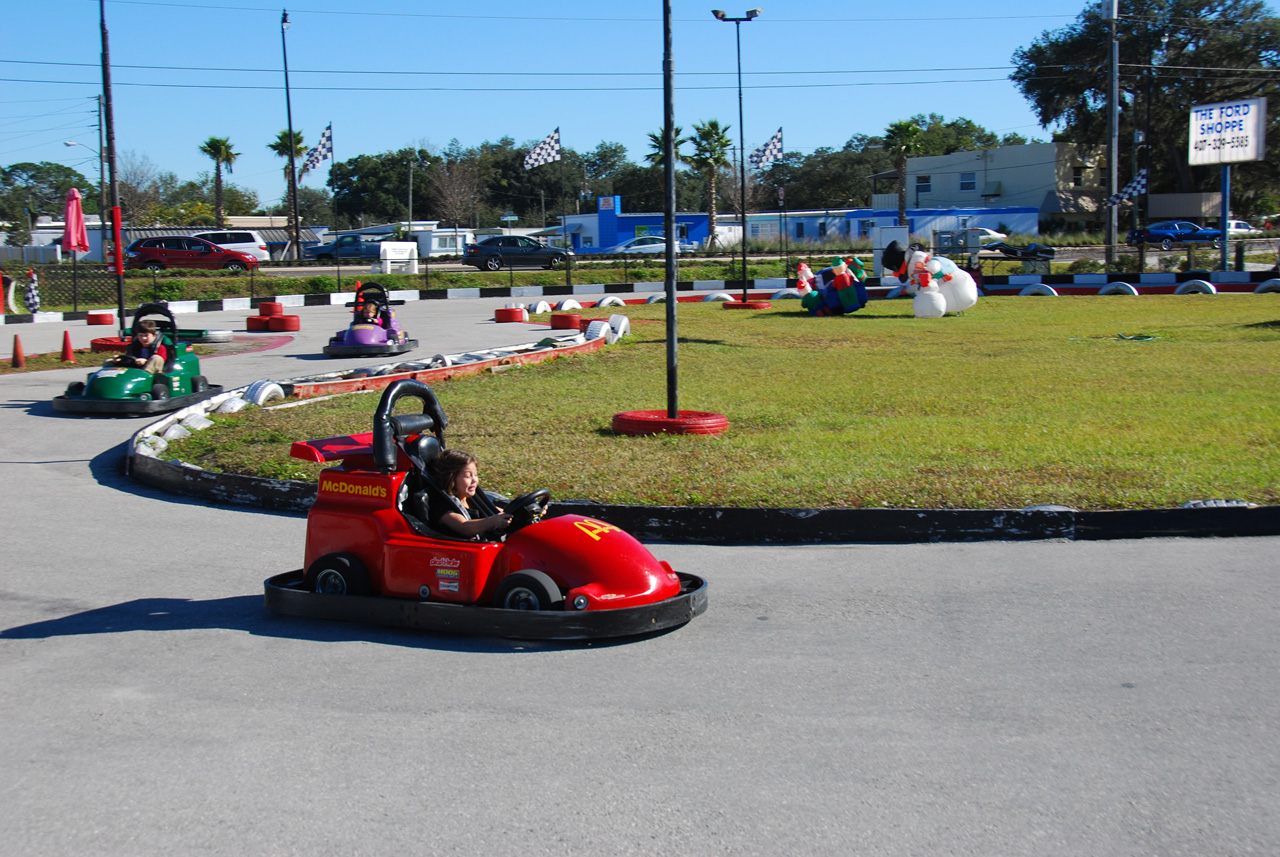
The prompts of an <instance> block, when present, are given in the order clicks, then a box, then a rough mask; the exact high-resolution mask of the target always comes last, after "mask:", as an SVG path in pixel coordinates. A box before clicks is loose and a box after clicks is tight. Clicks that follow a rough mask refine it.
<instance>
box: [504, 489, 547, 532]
mask: <svg viewBox="0 0 1280 857" xmlns="http://www.w3.org/2000/svg"><path fill="white" fill-rule="evenodd" d="M550 503H551V492H550V491H548V490H547V489H546V488H539V489H538V490H537V491H530V492H529V493H528V494H521V495H520V496H519V497H516V498H515V499H514V500H512V501H511V502H510V503H508V504H507V511H508V512H510V513H511V525H510V526H509V527H507V532H508V533H514V532H515V531H516V530H518V529H520V528H521V527H527V526H529V525H530V524H536V523H537V522H538V521H541V520H542V516H543V515H545V514H547V506H548V504H550Z"/></svg>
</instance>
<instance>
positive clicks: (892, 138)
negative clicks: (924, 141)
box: [884, 119, 920, 226]
mask: <svg viewBox="0 0 1280 857" xmlns="http://www.w3.org/2000/svg"><path fill="white" fill-rule="evenodd" d="M884 147H885V149H886V150H887V151H888V152H889V154H890V155H892V156H893V168H894V169H895V170H897V171H898V225H899V226H906V225H907V158H909V157H910V156H912V155H914V154H915V153H916V152H918V151H919V150H920V126H919V125H917V124H916V123H914V122H912V121H911V120H910V119H903V120H902V121H900V122H894V123H893V124H892V125H890V126H889V127H888V128H886V129H885V132H884Z"/></svg>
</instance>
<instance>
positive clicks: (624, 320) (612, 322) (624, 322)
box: [609, 313, 631, 337]
mask: <svg viewBox="0 0 1280 857" xmlns="http://www.w3.org/2000/svg"><path fill="white" fill-rule="evenodd" d="M609 326H610V327H612V328H613V332H614V333H616V334H618V336H619V337H622V336H626V335H627V334H628V333H630V332H631V319H630V318H628V317H627V316H625V315H622V314H620V313H614V314H613V315H611V316H609Z"/></svg>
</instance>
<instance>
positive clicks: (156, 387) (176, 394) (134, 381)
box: [53, 303, 222, 416]
mask: <svg viewBox="0 0 1280 857" xmlns="http://www.w3.org/2000/svg"><path fill="white" fill-rule="evenodd" d="M144 318H150V319H152V320H153V321H155V323H156V327H157V328H158V332H159V336H158V338H157V341H158V342H160V343H162V344H163V345H164V346H165V350H166V352H167V354H166V359H165V364H164V368H163V369H162V370H161V371H160V372H157V373H156V374H154V375H153V374H151V373H150V372H147V371H146V370H144V369H138V368H134V367H131V366H123V365H119V364H117V363H116V362H115V361H114V360H108V361H107V362H106V364H104V365H103V367H102V368H101V369H99V370H97V371H96V372H93V373H91V374H90V375H89V377H88V379H87V380H85V381H76V382H75V383H73V384H71V385H69V386H68V387H67V392H66V393H64V394H63V395H61V396H57V397H56V398H54V400H53V409H54V410H55V411H62V412H64V413H72V414H95V415H102V416H137V415H142V414H162V413H165V412H167V411H175V410H177V409H178V408H184V407H186V406H187V405H191V404H194V403H196V402H199V401H201V400H203V399H208V398H210V397H212V396H216V395H218V394H219V393H221V392H222V387H220V386H214V385H211V384H210V383H209V382H208V380H207V379H206V378H205V377H204V376H203V375H201V374H200V358H199V357H197V356H196V354H195V349H193V348H192V346H191V343H189V342H183V341H182V340H181V337H180V336H179V335H178V325H177V324H176V323H175V322H174V320H173V313H172V312H170V311H169V307H168V306H167V305H165V304H162V303H149V304H143V305H142V306H140V307H138V311H137V312H136V313H134V317H133V320H134V324H135V325H136V324H137V323H138V322H140V321H142V320H143V319H144Z"/></svg>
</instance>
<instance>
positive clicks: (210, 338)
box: [204, 330, 231, 342]
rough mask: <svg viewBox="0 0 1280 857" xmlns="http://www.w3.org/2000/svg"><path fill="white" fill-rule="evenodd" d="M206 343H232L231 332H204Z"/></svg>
mask: <svg viewBox="0 0 1280 857" xmlns="http://www.w3.org/2000/svg"><path fill="white" fill-rule="evenodd" d="M204 341H205V342H230V341H231V331H229V330H206V331H205V332H204Z"/></svg>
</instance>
